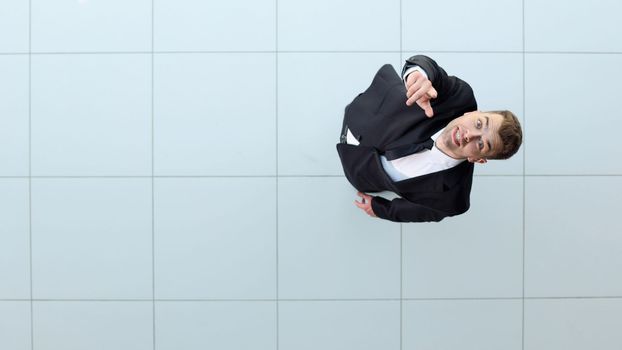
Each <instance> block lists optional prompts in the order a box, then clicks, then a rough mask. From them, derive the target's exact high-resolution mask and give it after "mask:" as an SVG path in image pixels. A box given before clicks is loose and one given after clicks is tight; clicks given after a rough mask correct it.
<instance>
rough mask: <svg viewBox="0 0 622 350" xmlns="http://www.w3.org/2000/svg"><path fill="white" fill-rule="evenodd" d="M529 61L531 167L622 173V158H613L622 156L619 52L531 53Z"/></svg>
mask: <svg viewBox="0 0 622 350" xmlns="http://www.w3.org/2000/svg"><path fill="white" fill-rule="evenodd" d="M525 64H526V68H525V73H526V76H525V91H526V93H525V100H526V109H527V110H526V111H525V114H526V115H527V116H528V121H527V135H526V141H525V143H526V147H525V157H526V163H525V172H526V173H527V174H534V175H553V174H554V175H557V174H562V175H578V174H599V175H605V174H606V175H619V174H620V173H622V162H617V161H612V160H614V159H622V148H620V147H619V144H618V138H619V137H618V128H617V125H618V124H619V119H620V118H619V113H617V111H615V109H614V110H612V106H616V105H617V104H618V103H619V100H620V94H619V92H618V91H619V87H618V83H617V81H619V80H620V79H622V65H620V57H619V55H598V54H592V55H587V54H575V55H560V54H528V55H527V56H526V62H525ZM569 72H576V73H569ZM584 87H588V88H584ZM592 87H597V88H592Z"/></svg>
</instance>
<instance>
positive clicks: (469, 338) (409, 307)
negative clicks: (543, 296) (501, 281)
mask: <svg viewBox="0 0 622 350" xmlns="http://www.w3.org/2000/svg"><path fill="white" fill-rule="evenodd" d="M403 308H404V309H403V317H404V321H403V322H404V325H403V337H404V339H403V342H404V343H403V345H404V346H403V348H404V350H418V349H435V350H450V349H461V350H498V349H504V350H520V349H521V348H522V311H523V308H522V301H521V300H417V301H404V305H403Z"/></svg>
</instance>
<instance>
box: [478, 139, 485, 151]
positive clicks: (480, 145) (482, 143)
mask: <svg viewBox="0 0 622 350" xmlns="http://www.w3.org/2000/svg"><path fill="white" fill-rule="evenodd" d="M477 145H478V146H479V150H480V151H481V150H483V149H484V141H482V140H479V142H478V143H477Z"/></svg>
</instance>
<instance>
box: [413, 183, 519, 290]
mask: <svg viewBox="0 0 622 350" xmlns="http://www.w3.org/2000/svg"><path fill="white" fill-rule="evenodd" d="M522 202H523V180H522V178H519V177H488V176H487V177H475V178H474V181H473V191H472V192H471V209H469V211H468V212H466V213H465V214H462V215H460V216H456V217H452V218H446V219H444V220H443V221H441V222H439V223H422V224H417V225H404V242H403V249H404V252H403V259H404V265H403V274H404V276H403V288H404V297H408V298H483V297H520V296H522V278H523V255H522V254H523V230H522V226H523V205H522Z"/></svg>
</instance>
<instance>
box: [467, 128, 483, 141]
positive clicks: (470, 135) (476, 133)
mask: <svg viewBox="0 0 622 350" xmlns="http://www.w3.org/2000/svg"><path fill="white" fill-rule="evenodd" d="M481 136H482V133H481V131H479V130H474V131H471V130H467V133H466V135H465V139H466V141H467V142H469V141H471V140H475V139H477V138H479V137H481Z"/></svg>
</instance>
